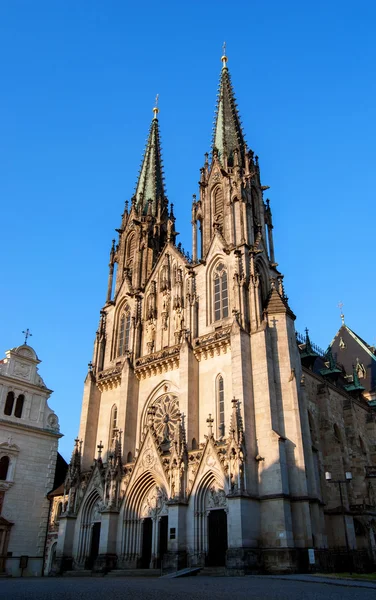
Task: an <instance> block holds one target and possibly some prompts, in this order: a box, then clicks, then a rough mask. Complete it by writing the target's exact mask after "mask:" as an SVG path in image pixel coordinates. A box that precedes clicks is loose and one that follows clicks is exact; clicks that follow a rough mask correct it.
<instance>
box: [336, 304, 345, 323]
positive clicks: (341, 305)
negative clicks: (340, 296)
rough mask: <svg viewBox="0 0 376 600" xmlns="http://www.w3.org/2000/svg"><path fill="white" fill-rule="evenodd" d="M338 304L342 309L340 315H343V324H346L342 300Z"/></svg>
mask: <svg viewBox="0 0 376 600" xmlns="http://www.w3.org/2000/svg"><path fill="white" fill-rule="evenodd" d="M337 306H338V308H339V310H340V311H341V315H340V317H341V321H342V325H344V324H345V315H344V314H343V310H342V309H343V302H342V300H341V301H340V302H338V304H337Z"/></svg>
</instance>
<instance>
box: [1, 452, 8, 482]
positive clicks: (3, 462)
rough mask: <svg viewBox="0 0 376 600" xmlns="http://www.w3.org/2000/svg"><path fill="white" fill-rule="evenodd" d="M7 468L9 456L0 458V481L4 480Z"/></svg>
mask: <svg viewBox="0 0 376 600" xmlns="http://www.w3.org/2000/svg"><path fill="white" fill-rule="evenodd" d="M8 468H9V456H2V457H1V458H0V481H6V480H7V475H8Z"/></svg>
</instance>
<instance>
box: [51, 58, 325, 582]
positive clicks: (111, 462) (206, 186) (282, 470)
mask: <svg viewBox="0 0 376 600" xmlns="http://www.w3.org/2000/svg"><path fill="white" fill-rule="evenodd" d="M158 112H159V111H158V108H155V109H154V117H153V119H152V122H151V127H150V132H149V138H148V142H147V147H146V150H145V154H144V157H143V163H142V168H141V171H140V175H139V179H138V183H137V187H136V191H135V194H134V196H133V198H132V201H131V203H130V205H129V206H128V203H126V205H125V210H124V213H123V216H122V222H121V225H120V228H119V229H118V232H119V239H118V243H116V244H115V242H114V243H113V246H112V249H111V252H110V264H109V280H108V290H107V300H106V303H105V305H104V306H103V309H102V310H101V316H100V323H99V328H98V331H97V334H96V341H95V345H94V354H93V360H92V363H91V364H90V367H89V371H88V374H87V377H86V380H85V389H84V396H83V402H82V413H81V423H80V432H79V436H78V438H77V440H76V445H75V449H74V452H73V455H72V460H71V464H70V467H69V471H68V476H67V480H66V483H65V491H64V501H65V505H64V510H63V514H62V515H61V518H60V531H59V541H58V548H57V560H58V561H60V567H61V568H62V569H71V568H74V569H88V568H93V567H95V568H98V569H100V568H102V569H105V570H109V569H113V568H117V569H136V568H159V567H163V568H164V569H166V570H169V569H174V570H175V569H179V568H183V567H185V566H191V567H193V566H203V565H209V566H210V565H212V566H225V567H226V568H227V569H228V570H229V571H232V572H233V573H241V572H247V571H251V570H252V569H258V568H260V565H262V568H264V569H269V570H290V569H295V568H297V564H298V562H299V560H300V556H301V554H302V552H304V553H307V549H308V548H323V547H326V546H327V535H326V527H325V519H324V508H323V506H324V504H323V502H322V496H321V491H320V474H319V472H318V468H317V465H316V463H315V460H316V459H315V457H314V452H313V449H312V440H311V434H310V424H309V421H308V410H307V409H308V399H307V392H306V391H305V387H306V385H305V383H304V376H302V364H301V358H300V354H299V347H298V345H297V341H296V334H295V329H294V319H295V317H294V314H293V312H292V311H291V309H290V307H289V304H288V299H287V297H286V294H285V291H284V287H283V275H282V274H281V273H280V271H279V270H278V268H277V267H278V265H277V263H276V260H275V256H274V248H273V222H272V213H271V209H270V205H269V200H264V197H263V196H264V191H265V190H266V189H267V187H266V186H263V185H262V182H261V176H260V168H259V163H258V157H257V156H255V155H254V153H253V151H252V150H250V149H249V148H248V147H247V145H246V143H245V140H244V136H243V131H242V127H241V124H240V118H239V114H238V109H237V104H236V100H235V96H234V91H233V87H232V83H231V79H230V74H229V70H228V66H227V57H226V56H223V57H222V71H221V76H220V91H219V96H218V101H217V110H216V124H215V132H214V138H213V147H212V152H211V154H210V156H209V155H205V156H206V158H205V162H204V165H203V167H202V168H201V170H200V182H199V194H198V196H197V197H196V196H194V200H193V205H192V255H191V256H190V255H189V254H187V253H186V252H184V251H183V250H182V248H181V245H180V244H177V243H176V235H177V233H176V230H175V217H174V212H173V205H172V204H169V202H168V200H167V197H166V191H165V187H164V178H163V171H162V157H161V148H160V134H159V120H158Z"/></svg>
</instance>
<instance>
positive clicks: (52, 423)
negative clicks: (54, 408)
mask: <svg viewBox="0 0 376 600" xmlns="http://www.w3.org/2000/svg"><path fill="white" fill-rule="evenodd" d="M47 424H48V426H49V427H51V429H55V430H57V429H59V420H58V418H57V416H56V415H55V414H54V413H51V414H50V415H48V417H47Z"/></svg>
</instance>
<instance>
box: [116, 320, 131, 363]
mask: <svg viewBox="0 0 376 600" xmlns="http://www.w3.org/2000/svg"><path fill="white" fill-rule="evenodd" d="M130 332H131V315H130V312H129V311H127V312H125V313H123V314H122V316H121V319H120V326H119V343H118V356H123V354H125V353H126V352H127V351H128V350H129V339H130Z"/></svg>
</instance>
